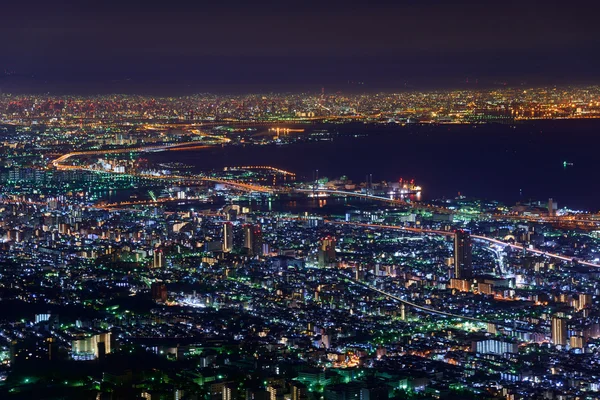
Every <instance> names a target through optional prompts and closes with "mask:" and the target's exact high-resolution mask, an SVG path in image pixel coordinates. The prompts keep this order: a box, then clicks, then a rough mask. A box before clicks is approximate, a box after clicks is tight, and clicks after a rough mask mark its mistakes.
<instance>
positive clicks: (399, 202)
mask: <svg viewBox="0 0 600 400" xmlns="http://www.w3.org/2000/svg"><path fill="white" fill-rule="evenodd" d="M293 191H295V192H300V193H314V194H316V195H317V196H318V195H319V193H326V194H333V195H339V196H350V197H360V198H363V199H367V200H375V201H381V202H383V203H387V204H393V205H399V206H406V207H411V208H416V209H423V210H430V211H435V212H439V213H443V214H448V213H450V212H452V211H451V210H449V209H447V208H444V207H436V206H433V205H431V204H424V203H419V202H411V203H409V202H407V201H404V200H401V199H390V198H389V197H383V196H374V195H371V194H365V193H360V192H348V191H345V190H333V189H314V190H313V189H293Z"/></svg>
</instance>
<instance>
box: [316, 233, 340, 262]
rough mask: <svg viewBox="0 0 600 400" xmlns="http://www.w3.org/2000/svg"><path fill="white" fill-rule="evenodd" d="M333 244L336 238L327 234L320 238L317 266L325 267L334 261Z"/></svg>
mask: <svg viewBox="0 0 600 400" xmlns="http://www.w3.org/2000/svg"><path fill="white" fill-rule="evenodd" d="M335 244H336V240H335V238H334V237H331V236H327V237H326V238H324V239H323V240H321V242H320V243H319V253H318V255H317V258H318V262H319V267H326V266H328V265H330V264H332V263H334V262H335Z"/></svg>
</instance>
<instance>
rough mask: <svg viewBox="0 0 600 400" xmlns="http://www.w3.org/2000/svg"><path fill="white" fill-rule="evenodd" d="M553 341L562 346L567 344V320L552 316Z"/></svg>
mask: <svg viewBox="0 0 600 400" xmlns="http://www.w3.org/2000/svg"><path fill="white" fill-rule="evenodd" d="M552 343H554V344H560V345H562V346H564V345H566V344H567V320H565V319H563V318H559V317H552Z"/></svg>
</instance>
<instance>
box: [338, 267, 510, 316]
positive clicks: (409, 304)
mask: <svg viewBox="0 0 600 400" xmlns="http://www.w3.org/2000/svg"><path fill="white" fill-rule="evenodd" d="M338 275H339V276H340V277H342V278H343V279H346V280H349V281H351V282H353V283H355V284H357V285H361V286H363V287H366V288H368V289H370V290H372V291H374V292H377V293H379V294H382V295H384V296H386V297H389V298H391V299H394V300H396V301H398V302H400V303H402V304H405V305H407V306H409V307H412V308H415V309H417V310H421V311H425V312H428V313H431V314H436V315H442V316H445V317H451V318H459V319H462V320H466V321H472V322H480V323H488V322H491V321H484V320H482V319H479V318H473V317H468V316H465V315H460V314H453V313H449V312H446V311H440V310H436V309H434V308H429V307H424V306H422V305H420V304H417V303H413V302H412V301H408V300H404V299H402V298H401V297H398V296H396V295H394V294H392V293H388V292H384V291H383V290H380V289H377V288H376V287H375V286H372V285H369V284H368V283H365V282H361V281H359V280H356V279H353V278H350V277H349V276H347V275H344V274H341V273H340V274H338ZM494 324H496V323H495V322H494ZM497 325H498V324H497ZM499 325H502V324H499Z"/></svg>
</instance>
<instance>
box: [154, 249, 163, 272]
mask: <svg viewBox="0 0 600 400" xmlns="http://www.w3.org/2000/svg"><path fill="white" fill-rule="evenodd" d="M164 265H165V255H164V253H163V251H162V250H160V249H154V257H153V259H152V268H162V267H163V266H164Z"/></svg>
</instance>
